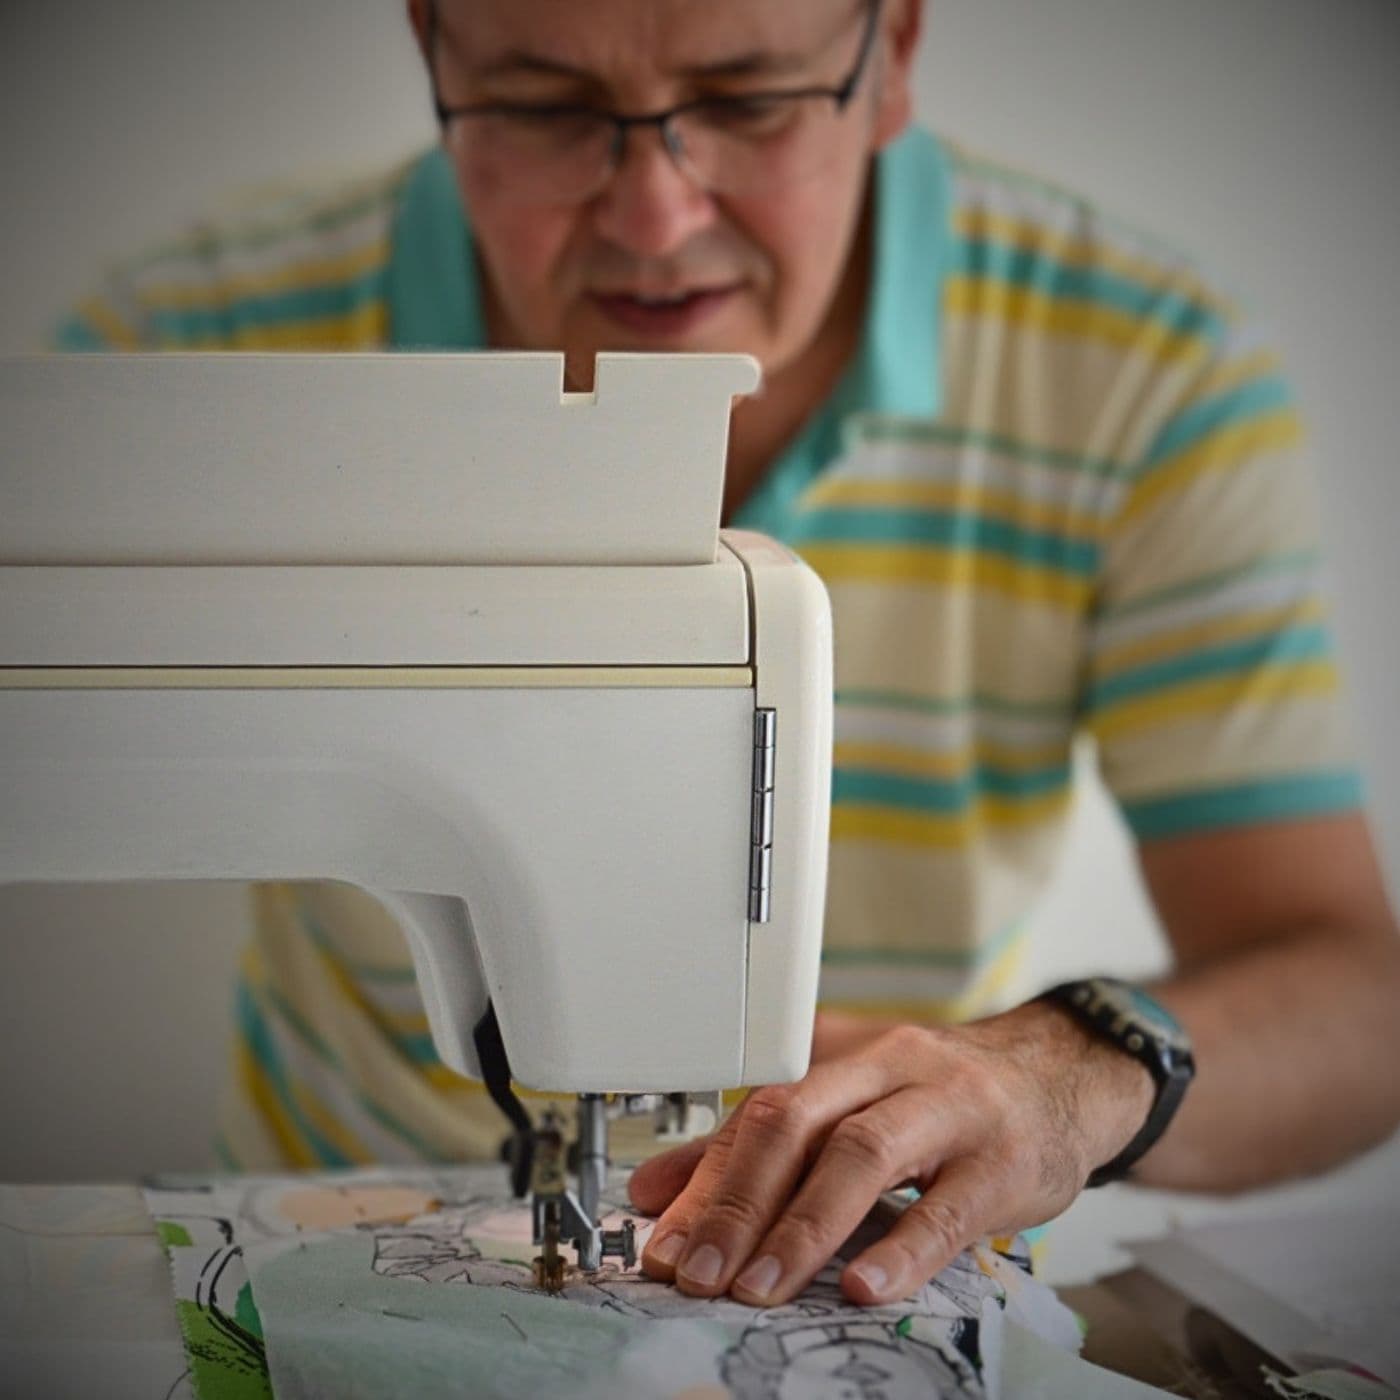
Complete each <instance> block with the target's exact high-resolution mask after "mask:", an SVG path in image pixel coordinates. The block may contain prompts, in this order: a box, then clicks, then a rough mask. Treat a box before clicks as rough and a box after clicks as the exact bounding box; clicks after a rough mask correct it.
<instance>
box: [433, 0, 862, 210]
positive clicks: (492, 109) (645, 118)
mask: <svg viewBox="0 0 1400 1400" xmlns="http://www.w3.org/2000/svg"><path fill="white" fill-rule="evenodd" d="M880 6H881V0H868V4H867V7H866V14H865V21H864V25H863V28H862V32H861V38H860V47H859V48H858V49H857V51H856V57H855V62H854V63H853V64H852V66H851V70H850V72H849V74H848V75H847V76H846V79H845V80H844V81H843V82H842V83H840V84H839V85H837V86H836V87H804V88H793V89H788V90H786V91H775V92H750V93H741V94H732V95H731V94H725V95H723V96H714V97H699V98H696V99H694V100H693V101H690V102H683V103H680V104H679V105H678V106H675V107H670V108H667V109H666V110H665V111H662V112H647V113H642V114H639V115H635V116H628V115H625V114H623V113H621V112H612V111H608V110H607V109H605V108H601V107H589V106H585V105H583V104H576V103H539V104H535V103H515V102H479V103H470V104H467V105H464V106H456V107H453V106H448V105H447V104H445V103H444V102H443V101H442V98H441V96H440V94H439V91H438V86H437V63H436V46H437V7H436V5H432V4H430V5H429V7H428V15H427V33H426V36H425V37H426V43H425V48H426V51H427V55H428V66H429V75H430V78H431V81H432V85H433V105H434V108H435V109H436V111H437V118H438V121H439V123H440V124H441V126H442V129H443V132H444V136H445V139H446V140H447V142H448V144H449V145H450V146H451V148H452V149H453V151H454V153H455V154H456V155H457V156H458V158H459V159H460V160H462V162H463V163H464V164H465V165H466V166H467V168H468V169H470V170H471V171H473V172H474V173H475V174H477V175H479V176H480V177H481V178H482V180H483V182H485V181H489V182H490V184H491V187H492V188H494V189H498V190H500V191H501V192H502V194H505V195H509V196H513V197H514V198H516V199H517V200H519V201H520V202H522V203H524V202H528V203H540V204H571V203H580V202H582V201H584V200H587V199H591V198H592V197H593V196H594V195H595V194H597V193H598V192H599V191H600V190H602V189H603V187H604V186H605V185H606V184H607V183H608V181H609V180H610V179H611V178H612V176H613V174H614V173H615V172H616V170H617V168H618V166H619V165H620V164H621V163H622V158H623V154H624V152H625V150H626V147H627V135H628V132H629V131H631V130H632V129H633V128H634V127H647V126H654V127H655V128H656V129H657V132H658V134H659V135H660V137H661V144H662V146H663V147H664V149H665V151H666V153H667V154H668V155H669V156H670V158H671V160H672V161H673V162H674V163H675V165H676V167H677V168H678V169H679V170H681V171H682V172H683V173H684V174H685V175H686V176H687V177H688V178H689V179H691V180H693V181H694V182H695V183H696V184H697V185H699V186H700V188H701V189H703V190H706V191H708V192H710V193H713V194H731V195H745V194H752V193H756V192H758V191H760V190H764V191H774V190H781V189H783V188H786V187H790V186H792V185H795V184H800V183H802V182H803V181H805V180H808V179H811V178H813V177H814V176H815V175H817V174H819V173H820V172H821V171H822V170H823V169H824V168H825V167H826V164H827V162H828V160H829V158H830V151H831V143H832V140H833V139H834V137H835V135H836V132H835V130H834V128H835V125H836V123H837V122H838V121H839V120H840V118H841V115H842V114H843V113H844V112H845V110H846V108H847V107H848V106H849V104H850V101H851V98H852V97H853V96H854V95H855V92H856V89H857V88H858V87H859V85H860V80H861V76H862V75H863V73H864V71H865V68H866V66H867V62H868V60H869V57H870V52H871V50H872V49H873V48H874V44H875V34H876V30H877V27H878V21H879V17H880Z"/></svg>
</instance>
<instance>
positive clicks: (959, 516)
mask: <svg viewBox="0 0 1400 1400" xmlns="http://www.w3.org/2000/svg"><path fill="white" fill-rule="evenodd" d="M789 543H791V544H793V545H794V546H795V547H798V548H800V547H801V546H802V545H803V544H816V543H822V544H875V545H879V544H889V545H901V544H917V545H929V546H933V547H937V548H944V549H962V550H973V549H980V550H983V551H986V552H988V553H992V554H1000V555H1004V556H1005V557H1007V558H1009V559H1014V560H1015V561H1017V562H1018V563H1022V564H1034V565H1036V566H1037V567H1039V568H1050V569H1059V570H1061V571H1063V572H1065V573H1069V574H1075V575H1077V576H1079V577H1086V578H1087V577H1091V576H1092V575H1093V574H1094V573H1095V571H1096V570H1097V568H1098V562H1099V551H1098V546H1097V545H1096V544H1092V543H1089V542H1087V541H1084V540H1074V539H1068V538H1066V537H1065V536H1064V535H1058V534H1053V533H1051V532H1050V531H1046V530H1028V529H1024V528H1022V527H1021V526H1019V525H1013V524H1011V523H1010V522H1008V521H1005V520H997V519H994V518H991V517H988V516H984V515H977V514H975V513H973V512H971V511H942V510H916V509H888V508H884V507H873V508H867V507H861V506H818V507H814V508H812V509H810V510H808V511H806V512H805V513H804V514H803V515H802V516H801V518H800V519H799V520H797V521H796V522H794V525H793V528H792V531H791V534H790V537H789Z"/></svg>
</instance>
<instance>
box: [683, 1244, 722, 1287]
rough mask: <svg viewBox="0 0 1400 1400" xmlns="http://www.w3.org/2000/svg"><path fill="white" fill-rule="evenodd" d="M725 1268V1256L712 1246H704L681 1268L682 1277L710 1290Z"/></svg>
mask: <svg viewBox="0 0 1400 1400" xmlns="http://www.w3.org/2000/svg"><path fill="white" fill-rule="evenodd" d="M723 1268H724V1255H722V1254H721V1253H720V1252H719V1250H717V1249H716V1248H715V1247H714V1245H712V1244H702V1245H701V1246H700V1248H699V1249H697V1250H696V1251H695V1253H694V1254H692V1255H691V1256H690V1258H689V1259H687V1260H686V1261H685V1263H684V1265H683V1266H682V1267H681V1270H680V1272H681V1275H682V1277H684V1278H687V1279H689V1280H690V1282H691V1283H698V1284H699V1285H700V1286H701V1287H702V1288H709V1287H710V1285H711V1284H713V1283H715V1282H716V1281H717V1280H718V1278H719V1274H720V1270H721V1269H723Z"/></svg>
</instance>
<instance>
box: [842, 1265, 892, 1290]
mask: <svg viewBox="0 0 1400 1400" xmlns="http://www.w3.org/2000/svg"><path fill="white" fill-rule="evenodd" d="M851 1272H852V1273H853V1274H854V1275H855V1276H856V1277H857V1278H858V1279H859V1280H860V1281H861V1282H862V1283H863V1284H864V1285H865V1286H866V1287H867V1288H868V1289H869V1290H870V1291H871V1292H872V1293H883V1292H884V1291H885V1286H886V1285H887V1284H888V1283H889V1281H890V1276H889V1275H888V1274H887V1273H886V1272H885V1271H884V1270H883V1269H882V1268H881V1267H880V1266H879V1265H878V1264H853V1265H852V1266H851Z"/></svg>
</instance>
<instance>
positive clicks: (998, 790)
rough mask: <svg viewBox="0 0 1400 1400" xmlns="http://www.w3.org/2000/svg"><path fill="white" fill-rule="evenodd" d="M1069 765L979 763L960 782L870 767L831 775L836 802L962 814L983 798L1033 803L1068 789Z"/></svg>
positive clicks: (838, 769) (839, 769) (839, 770)
mask: <svg viewBox="0 0 1400 1400" xmlns="http://www.w3.org/2000/svg"><path fill="white" fill-rule="evenodd" d="M1069 781H1070V767H1069V765H1068V764H1067V763H1057V764H1053V765H1052V766H1050V767H1048V768H1038V769H1031V770H1029V771H1027V772H1023V773H1021V772H1008V771H1007V770H1006V769H998V768H992V767H989V766H984V765H981V764H979V765H978V766H977V767H976V768H975V769H973V770H972V772H970V773H968V774H967V775H966V776H964V777H961V778H951V779H950V778H924V777H916V776H913V775H910V774H904V773H886V772H882V771H876V770H874V769H869V768H850V767H846V766H844V765H839V766H837V767H836V768H835V769H834V770H833V771H832V775H831V800H832V801H833V802H845V803H851V804H856V805H862V806H879V807H898V808H901V809H903V810H906V811H915V812H938V813H945V814H946V813H957V812H962V811H966V809H967V808H968V807H969V806H970V805H971V804H972V802H973V801H974V800H975V799H976V798H977V797H979V796H982V795H984V794H989V795H992V796H995V797H1009V798H1020V799H1028V798H1032V797H1039V796H1042V795H1043V794H1045V793H1047V792H1057V791H1059V790H1060V789H1062V788H1068V786H1069Z"/></svg>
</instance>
